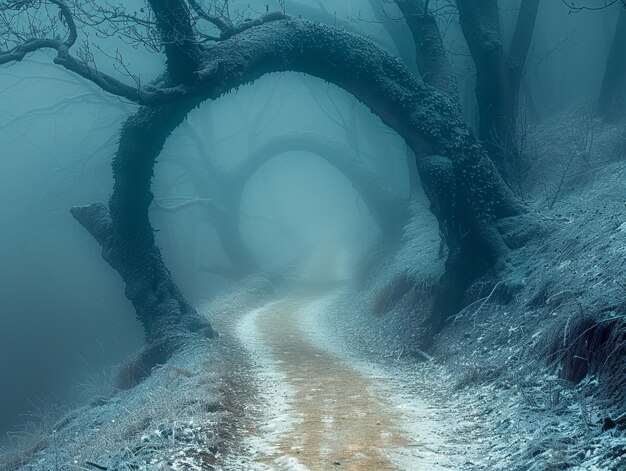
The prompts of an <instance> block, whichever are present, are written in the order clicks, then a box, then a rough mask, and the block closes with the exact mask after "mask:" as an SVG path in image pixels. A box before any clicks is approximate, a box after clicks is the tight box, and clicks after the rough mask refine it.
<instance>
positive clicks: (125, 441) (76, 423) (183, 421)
mask: <svg viewBox="0 0 626 471" xmlns="http://www.w3.org/2000/svg"><path fill="white" fill-rule="evenodd" d="M269 289H270V287H269V284H268V282H267V280H265V279H262V278H254V279H249V280H246V281H245V282H244V283H242V285H241V286H239V287H238V288H237V289H235V290H233V291H231V292H230V293H229V294H228V295H224V296H222V297H219V298H217V299H216V300H214V301H213V302H209V303H206V304H205V305H203V306H202V307H201V309H200V311H201V312H203V313H205V314H206V315H207V316H208V317H209V319H210V320H211V322H212V323H213V324H214V325H216V326H217V327H218V328H219V327H224V326H225V325H226V324H227V323H228V322H229V319H231V318H235V317H238V316H239V315H240V314H241V313H243V312H246V311H247V310H248V309H249V308H250V306H252V305H254V303H255V302H259V303H263V302H265V301H264V300H265V299H266V298H267V296H268V292H269ZM247 362H248V358H247V356H246V354H245V352H243V351H242V349H241V348H240V347H239V346H238V344H237V343H236V342H235V341H234V340H233V338H232V336H229V335H227V334H226V335H221V336H220V337H219V338H218V339H217V340H206V341H198V342H197V343H195V344H191V345H188V346H187V347H186V348H184V349H182V350H180V351H179V352H178V353H176V354H175V355H174V356H173V357H172V358H171V359H170V360H169V361H168V363H167V364H166V365H165V366H162V367H160V368H157V369H155V370H154V371H153V373H152V374H151V375H150V376H149V377H148V378H147V379H146V380H145V381H143V382H142V383H140V384H139V385H138V386H136V387H135V388H133V389H130V390H127V391H120V390H117V389H116V388H115V387H114V386H113V382H112V379H111V378H108V377H107V378H100V382H99V383H98V384H97V385H92V387H91V389H93V390H94V391H96V394H95V395H93V396H92V397H91V399H90V400H89V402H88V403H87V404H86V405H84V406H82V407H80V408H78V409H74V410H72V411H70V412H68V413H67V414H65V415H64V416H62V417H57V418H55V419H54V420H52V419H50V420H48V421H44V422H43V424H39V425H37V426H34V425H31V426H25V427H24V431H23V432H22V433H19V434H14V435H13V437H14V439H13V442H12V443H11V449H10V450H5V451H4V452H3V453H2V455H1V460H0V469H1V470H3V471H4V470H14V469H20V470H24V471H26V470H28V471H57V470H87V469H89V470H93V469H97V468H96V467H94V466H93V465H94V464H95V465H98V466H102V467H106V468H107V469H110V470H116V471H124V470H150V471H152V470H160V469H163V470H165V469H167V470H177V469H180V470H211V469H222V468H221V465H220V463H221V461H222V460H223V459H224V457H225V455H226V454H228V452H229V451H230V450H231V449H232V448H233V447H234V446H235V443H236V442H237V441H238V433H239V426H238V424H239V422H240V420H242V416H243V415H244V413H243V406H244V404H245V403H246V401H247V400H248V395H249V394H252V392H251V390H250V388H249V387H248V385H247V384H246V378H247V376H248V373H247V371H246V368H247V364H248V363H247ZM90 463H91V464H90Z"/></svg>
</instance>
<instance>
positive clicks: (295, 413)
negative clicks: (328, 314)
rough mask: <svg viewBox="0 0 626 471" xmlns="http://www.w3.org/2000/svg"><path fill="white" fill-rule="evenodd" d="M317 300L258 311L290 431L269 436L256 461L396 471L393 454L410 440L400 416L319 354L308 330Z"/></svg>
mask: <svg viewBox="0 0 626 471" xmlns="http://www.w3.org/2000/svg"><path fill="white" fill-rule="evenodd" d="M312 301H313V300H312V299H302V298H297V299H289V300H285V301H280V302H276V303H272V304H270V305H269V306H266V307H265V308H262V309H261V310H259V312H257V314H256V316H255V319H254V320H253V322H254V325H253V326H251V327H253V328H254V329H255V330H256V332H257V335H258V339H257V340H258V341H259V342H261V343H262V344H264V348H265V349H266V353H267V354H268V355H269V357H270V358H271V362H272V363H273V364H274V365H275V368H276V370H277V373H278V374H279V375H280V376H281V383H282V385H283V386H285V387H286V388H287V390H288V391H289V393H288V395H287V397H286V400H285V403H284V405H283V409H284V410H283V413H284V414H286V415H289V416H290V417H291V418H292V423H291V424H290V426H285V427H284V428H283V429H282V430H278V431H275V432H274V433H270V434H268V435H266V436H265V437H264V441H266V442H268V445H269V446H267V447H265V449H266V450H267V451H266V452H262V453H260V454H259V455H258V456H257V458H256V461H257V463H259V464H261V463H263V464H265V465H267V466H268V467H269V469H272V470H278V469H280V470H314V471H316V470H331V469H337V470H355V471H356V470H377V471H385V470H396V469H402V468H399V467H398V466H397V465H396V464H394V462H393V461H392V456H393V455H394V451H395V450H398V449H406V447H409V446H411V441H410V440H409V439H408V438H407V437H406V436H405V434H404V432H403V431H402V429H401V428H400V426H399V425H398V424H399V419H400V417H399V416H398V414H397V409H396V408H394V407H392V406H390V404H388V403H386V401H385V400H384V399H383V398H382V397H379V394H378V393H376V392H375V391H374V388H373V384H372V382H371V379H370V378H367V377H366V376H363V375H362V374H360V373H359V372H357V371H356V370H354V369H352V368H351V367H350V366H348V365H347V364H346V363H344V362H343V361H341V360H340V359H338V358H337V357H336V356H334V355H333V354H332V353H330V352H328V351H326V350H324V349H322V348H320V347H318V346H316V345H315V342H314V341H313V339H312V338H311V335H310V334H309V333H307V332H306V331H305V330H304V329H303V328H302V324H303V322H302V315H303V312H305V309H306V308H307V306H308V305H310V303H311V302H312Z"/></svg>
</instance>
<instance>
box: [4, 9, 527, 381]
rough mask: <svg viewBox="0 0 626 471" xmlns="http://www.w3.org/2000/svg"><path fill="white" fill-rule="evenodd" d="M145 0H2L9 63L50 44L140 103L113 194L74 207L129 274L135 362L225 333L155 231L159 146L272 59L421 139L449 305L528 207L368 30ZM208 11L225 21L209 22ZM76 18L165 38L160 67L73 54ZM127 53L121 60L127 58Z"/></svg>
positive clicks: (63, 60) (86, 24) (153, 45)
mask: <svg viewBox="0 0 626 471" xmlns="http://www.w3.org/2000/svg"><path fill="white" fill-rule="evenodd" d="M147 4H148V5H147V8H145V9H143V10H144V11H138V12H135V11H130V10H126V9H125V8H124V7H122V6H119V5H116V6H113V7H111V6H108V3H106V2H105V3H99V2H90V1H88V2H84V1H78V0H75V1H73V2H69V0H68V1H63V0H38V1H34V0H15V1H10V2H6V3H4V4H3V5H2V6H1V7H0V29H1V31H2V38H3V43H4V44H3V50H2V52H0V64H7V63H10V62H16V61H21V60H22V59H23V58H24V57H26V56H27V55H28V54H29V53H32V52H34V51H37V50H40V49H51V50H54V51H56V57H55V59H54V62H55V63H56V64H58V65H59V66H61V67H65V68H67V69H68V70H71V71H72V72H74V73H76V74H78V75H80V76H82V77H83V78H84V79H86V80H90V81H92V82H93V83H95V84H97V85H98V86H99V87H101V88H102V89H104V90H106V91H107V92H109V93H111V94H113V95H117V96H119V97H123V98H125V99H127V100H129V101H132V102H134V103H136V104H138V105H139V106H140V107H139V109H138V111H137V112H136V113H135V114H134V115H133V116H131V117H130V118H128V120H127V121H126V123H125V124H124V126H123V128H122V131H121V135H120V140H119V146H118V150H117V153H116V155H115V157H114V158H113V176H114V187H113V193H112V195H111V198H110V200H109V204H108V207H107V206H105V205H103V204H101V203H96V204H92V205H89V206H86V207H76V208H73V209H72V214H73V215H74V216H75V217H76V218H77V219H78V220H79V221H80V222H81V224H83V225H84V226H85V227H86V228H87V229H88V230H89V232H90V233H91V234H92V235H93V236H94V237H95V239H96V240H97V241H98V242H99V243H100V245H101V246H102V248H103V256H104V258H105V260H106V261H107V262H108V263H109V264H110V265H111V266H112V267H113V268H115V269H116V270H117V271H118V272H119V273H120V275H121V276H122V278H123V280H124V281H125V283H126V295H127V297H128V298H129V299H130V300H131V301H132V302H133V304H134V306H135V309H136V311H137V315H138V318H139V320H140V321H141V322H142V324H143V326H144V329H145V332H146V337H147V345H146V349H145V351H144V352H143V354H141V355H140V356H139V358H138V362H137V364H138V365H139V367H137V368H135V370H136V371H138V372H143V371H149V369H150V367H151V366H152V365H155V364H158V363H162V362H164V361H166V359H167V358H168V357H169V356H170V355H171V354H172V352H174V351H175V350H176V349H177V348H179V347H180V345H181V344H184V343H186V342H189V341H190V340H191V339H193V338H198V337H199V336H200V337H212V336H214V335H215V333H214V331H213V329H212V328H211V326H210V325H209V323H208V321H207V320H206V319H204V318H203V317H202V316H200V315H199V314H198V313H197V312H196V310H195V309H194V308H193V306H192V305H191V304H190V303H189V302H188V301H187V300H186V299H185V297H184V296H183V294H182V293H181V291H180V290H179V288H178V287H177V285H176V284H175V282H174V281H173V279H172V277H171V275H170V272H169V270H168V269H167V267H166V266H165V264H164V262H163V259H162V257H161V252H160V250H159V248H158V247H157V246H156V244H155V239H154V230H153V228H152V225H151V224H150V219H149V207H150V204H151V202H152V199H153V195H152V192H151V183H152V175H153V171H154V165H155V162H156V159H157V158H158V157H159V155H160V154H161V151H162V149H163V146H164V144H165V142H166V140H167V139H168V137H169V135H170V134H171V133H172V131H174V130H175V129H176V128H177V127H178V126H180V124H181V123H182V122H183V121H184V120H185V117H186V116H187V114H188V113H189V112H190V111H191V110H193V109H194V108H196V107H197V106H198V105H200V104H201V103H203V102H204V101H207V100H215V99H218V98H219V97H220V96H222V95H223V94H225V93H227V92H229V91H231V90H234V89H236V88H237V87H239V86H242V85H244V84H246V83H249V82H251V81H254V80H256V79H258V78H259V77H261V76H263V75H265V74H268V73H271V72H285V71H296V72H303V73H306V74H309V75H313V76H316V77H319V78H321V79H324V80H327V81H329V82H331V83H333V84H335V85H337V86H338V87H341V88H343V89H345V90H347V91H348V92H350V93H351V94H352V95H354V96H355V97H356V98H357V99H359V100H360V101H362V102H363V103H364V104H365V105H367V106H368V107H369V108H370V109H371V110H372V111H373V112H374V113H376V114H377V115H378V116H379V117H380V118H381V120H382V121H383V122H384V123H385V124H387V125H388V126H390V127H391V128H392V129H394V130H395V131H396V132H398V133H399V135H400V136H402V137H403V138H404V139H405V141H406V142H407V144H408V146H409V147H410V148H411V149H412V150H413V152H414V154H415V157H416V163H417V168H418V170H419V174H420V178H421V180H422V183H423V186H424V188H425V191H426V193H427V195H428V197H429V199H430V201H431V208H432V211H433V213H434V214H435V216H436V217H437V219H438V221H439V224H440V227H441V232H442V233H443V234H444V237H445V240H446V243H447V245H448V248H449V251H448V252H449V257H448V261H447V265H446V267H447V274H446V276H445V277H444V280H442V284H443V286H444V287H445V289H444V290H443V291H442V293H443V295H442V299H444V300H445V302H442V303H441V305H440V308H441V309H440V312H438V313H437V314H438V316H439V317H440V318H443V317H445V316H447V315H449V314H450V311H453V310H454V309H458V307H459V305H460V302H461V296H460V294H462V291H463V289H464V287H466V286H467V285H468V283H470V282H471V281H472V280H474V279H475V278H476V277H477V276H479V275H481V274H482V273H484V271H485V270H486V269H487V268H489V267H493V266H496V265H497V264H498V262H501V261H502V260H503V259H504V258H505V254H506V253H507V251H508V248H507V245H506V231H505V230H504V229H503V228H504V227H506V225H503V224H502V222H503V220H504V219H505V218H507V217H510V216H516V215H521V214H523V213H524V212H525V209H524V207H523V206H522V205H521V204H520V203H519V201H518V200H517V199H516V198H515V196H514V195H513V194H512V193H511V191H510V190H509V189H508V187H507V186H506V185H505V184H504V182H503V181H502V179H501V177H500V176H499V174H498V172H497V171H496V169H495V167H494V165H493V163H492V162H491V160H490V159H489V158H488V157H487V154H486V153H485V152H484V150H483V148H482V147H481V145H480V143H479V142H478V141H477V140H476V139H475V138H474V136H473V134H472V133H471V131H470V130H469V129H468V128H467V127H466V126H465V125H464V124H463V122H462V120H461V118H460V117H459V115H458V107H457V106H456V105H455V104H454V102H453V101H452V100H451V99H450V98H449V97H448V96H447V95H445V94H442V93H440V92H437V91H436V90H435V89H433V88H432V87H430V86H427V85H425V84H424V82H423V81H422V80H421V79H420V78H419V77H416V76H415V75H413V74H412V73H411V72H410V71H409V70H408V69H407V67H406V66H405V65H404V64H402V62H401V61H400V60H398V59H397V58H395V57H393V56H391V55H390V54H388V53H386V52H384V51H382V50H381V49H380V48H379V47H377V46H376V45H375V44H374V43H372V42H371V41H370V40H368V39H365V38H362V37H359V36H357V35H354V34H351V33H348V32H345V31H342V30H339V29H337V28H334V27H331V26H326V25H320V24H317V23H313V22H308V21H305V20H302V19H299V18H293V17H288V16H286V15H284V14H283V13H281V12H278V13H276V12H273V13H268V14H265V15H262V16H260V17H258V18H255V19H250V20H249V21H242V22H239V23H235V22H232V21H231V19H230V18H228V16H225V15H224V14H223V10H222V11H221V12H220V11H219V10H216V9H215V8H210V7H213V6H214V5H204V6H203V5H200V4H199V3H198V2H195V1H194V2H190V3H187V2H185V1H184V0H148V2H147ZM51 5H54V6H55V7H56V9H57V10H56V11H53V10H52V8H51ZM103 5H104V6H103ZM206 22H209V24H211V25H212V26H213V27H214V28H216V29H217V33H216V34H208V33H207V32H206V31H207V29H206V28H204V27H203V28H201V27H200V25H204V24H206ZM79 28H80V29H81V30H83V31H84V30H88V29H90V28H91V29H94V28H96V29H98V31H100V34H102V33H108V34H115V35H116V36H123V38H124V39H125V40H126V41H127V42H133V43H135V44H143V45H144V46H145V47H146V49H148V50H150V49H151V50H155V51H163V53H164V54H165V58H166V67H165V70H164V71H163V74H162V76H161V77H160V78H158V79H157V80H155V81H154V82H152V83H150V84H143V83H141V81H140V80H138V77H137V76H136V75H135V74H133V73H131V72H129V73H128V76H129V77H130V78H134V80H133V82H132V83H127V82H123V81H121V80H118V79H116V78H114V77H112V76H110V75H108V74H105V73H104V72H102V70H101V68H98V67H95V66H94V63H93V56H92V55H90V54H89V49H90V47H93V46H94V45H93V44H91V43H90V42H88V41H87V38H84V41H83V42H82V43H81V44H82V46H81V47H80V48H79V50H78V52H76V54H73V53H72V51H73V49H75V46H76V44H77V42H78V38H79V34H78V30H79ZM118 59H119V60H118V66H119V67H120V68H122V69H123V70H129V68H130V66H129V64H126V63H125V62H124V61H123V58H118ZM136 376H141V375H140V374H139V373H138V374H137V375H136Z"/></svg>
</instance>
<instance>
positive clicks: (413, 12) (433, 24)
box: [395, 0, 459, 101]
mask: <svg viewBox="0 0 626 471" xmlns="http://www.w3.org/2000/svg"><path fill="white" fill-rule="evenodd" d="M395 2H396V5H398V8H399V9H400V12H402V16H404V21H405V22H406V24H407V26H408V27H409V30H410V31H411V35H412V37H413V42H414V44H415V54H416V64H417V69H418V70H419V73H420V75H421V76H422V79H423V80H424V82H426V83H427V84H428V85H430V86H432V87H434V88H436V89H437V90H439V91H441V92H443V93H445V94H447V95H448V96H450V98H451V99H452V100H454V101H458V99H459V92H458V89H457V84H456V77H455V76H454V73H453V71H452V68H451V67H450V63H449V62H448V56H447V52H446V49H445V47H444V45H443V40H442V38H441V34H440V32H439V26H438V25H437V19H436V18H435V17H434V16H433V15H431V14H430V12H429V11H428V7H427V5H426V4H425V3H424V2H423V1H422V0H395Z"/></svg>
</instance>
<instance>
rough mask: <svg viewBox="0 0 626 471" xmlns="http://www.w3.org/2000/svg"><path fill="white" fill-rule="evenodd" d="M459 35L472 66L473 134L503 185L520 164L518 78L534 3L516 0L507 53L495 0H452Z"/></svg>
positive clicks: (533, 17) (536, 5) (534, 12)
mask: <svg viewBox="0 0 626 471" xmlns="http://www.w3.org/2000/svg"><path fill="white" fill-rule="evenodd" d="M456 3H457V6H458V9H459V21H460V24H461V29H462V30H463V35H464V36H465V40H466V41H467V45H468V47H469V49H470V53H471V54H472V59H473V61H474V65H475V66H476V99H477V102H478V109H479V137H480V140H481V141H482V142H483V144H484V146H485V148H486V150H487V152H488V154H489V156H490V157H491V159H492V160H493V161H494V163H495V164H496V167H497V168H498V170H500V172H501V174H502V175H503V177H504V178H505V180H506V181H507V182H508V183H509V184H513V183H514V182H515V180H516V177H517V175H516V173H517V171H518V169H519V164H520V153H519V152H520V150H519V143H518V137H517V111H518V110H517V107H518V100H519V93H520V84H521V77H522V73H523V70H524V66H525V64H526V58H527V56H528V51H529V48H530V42H531V39H532V34H533V31H534V26H535V20H536V17H537V11H538V8H539V0H522V3H521V5H520V13H519V16H518V18H517V24H516V27H515V32H514V34H513V40H512V43H511V50H510V54H509V55H507V53H506V52H505V50H504V45H503V42H502V36H501V32H500V17H499V12H498V3H497V1H496V0H457V2H456Z"/></svg>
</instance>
